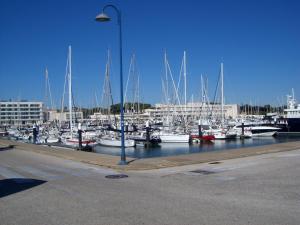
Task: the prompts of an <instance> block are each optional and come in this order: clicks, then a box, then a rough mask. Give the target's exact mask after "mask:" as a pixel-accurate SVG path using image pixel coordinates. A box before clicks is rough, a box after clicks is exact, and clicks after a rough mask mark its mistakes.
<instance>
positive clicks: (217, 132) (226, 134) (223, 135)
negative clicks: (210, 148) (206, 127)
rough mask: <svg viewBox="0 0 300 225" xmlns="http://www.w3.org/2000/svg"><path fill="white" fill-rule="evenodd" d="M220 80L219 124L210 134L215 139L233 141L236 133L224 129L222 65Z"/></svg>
mask: <svg viewBox="0 0 300 225" xmlns="http://www.w3.org/2000/svg"><path fill="white" fill-rule="evenodd" d="M220 80H221V124H220V126H219V127H218V128H217V129H212V130H211V133H212V134H213V135H214V136H215V139H217V140H218V139H221V140H224V139H235V138H236V137H237V133H236V132H235V131H234V130H229V129H228V128H227V127H225V114H224V74H223V63H221V68H220Z"/></svg>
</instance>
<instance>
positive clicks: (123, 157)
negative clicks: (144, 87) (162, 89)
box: [95, 4, 127, 165]
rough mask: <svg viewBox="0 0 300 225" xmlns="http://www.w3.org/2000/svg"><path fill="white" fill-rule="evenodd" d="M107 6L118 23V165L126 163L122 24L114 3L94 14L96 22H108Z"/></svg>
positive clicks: (119, 13) (119, 12)
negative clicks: (119, 157) (119, 144)
mask: <svg viewBox="0 0 300 225" xmlns="http://www.w3.org/2000/svg"><path fill="white" fill-rule="evenodd" d="M107 8H113V9H114V10H115V11H116V12H117V16H118V25H119V45H120V111H121V112H120V114H121V115H120V120H121V161H120V162H119V165H126V164H127V162H126V154H125V136H124V103H123V62H122V24H121V11H120V10H119V9H118V8H117V7H116V6H114V5H111V4H109V5H105V6H104V7H103V9H102V13H100V14H99V15H98V16H96V19H95V20H96V21H98V22H108V21H110V17H109V16H107V15H106V14H105V13H104V11H105V9H107Z"/></svg>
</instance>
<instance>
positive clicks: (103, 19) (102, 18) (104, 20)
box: [95, 12, 110, 22]
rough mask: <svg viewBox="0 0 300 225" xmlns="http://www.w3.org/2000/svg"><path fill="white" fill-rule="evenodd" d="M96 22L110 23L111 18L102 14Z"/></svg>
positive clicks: (97, 17)
mask: <svg viewBox="0 0 300 225" xmlns="http://www.w3.org/2000/svg"><path fill="white" fill-rule="evenodd" d="M95 20H96V21H98V22H108V21H110V17H109V16H108V15H106V14H105V13H103V12H102V13H100V14H99V15H98V16H96V18H95Z"/></svg>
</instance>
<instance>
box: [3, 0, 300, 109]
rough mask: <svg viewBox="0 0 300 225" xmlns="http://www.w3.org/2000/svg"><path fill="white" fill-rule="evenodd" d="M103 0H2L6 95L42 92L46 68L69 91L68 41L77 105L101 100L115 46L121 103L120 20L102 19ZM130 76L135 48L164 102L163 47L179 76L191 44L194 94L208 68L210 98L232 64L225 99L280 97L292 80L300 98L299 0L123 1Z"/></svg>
mask: <svg viewBox="0 0 300 225" xmlns="http://www.w3.org/2000/svg"><path fill="white" fill-rule="evenodd" d="M106 3H108V2H106V1H101V0H97V1H96V0H87V1H83V0H76V1H71V0H26V1H25V0H0V27H1V30H0V32H1V33H0V59H1V60H0V83H1V89H0V99H4V100H8V99H14V100H17V99H27V100H43V99H44V88H45V87H44V86H45V85H44V71H45V68H46V67H48V70H49V77H50V82H51V88H52V95H53V98H54V100H55V102H56V105H58V102H59V99H61V96H62V94H63V84H64V76H65V66H66V60H67V49H68V45H72V53H73V54H72V59H73V67H72V71H73V78H74V79H73V86H74V90H73V92H74V96H75V100H76V103H77V104H79V105H82V106H94V104H95V97H94V96H95V92H97V93H98V96H99V97H98V98H100V93H101V92H102V86H103V79H104V71H105V63H106V57H107V56H106V54H107V49H108V48H109V49H111V52H112V61H113V73H112V75H111V76H112V87H113V94H114V99H115V102H118V101H119V72H118V71H119V62H118V39H117V35H118V27H117V24H116V15H115V13H114V11H112V10H108V11H107V13H108V14H110V15H111V17H112V21H111V22H110V23H105V24H101V23H97V22H95V21H94V18H95V16H96V15H97V14H98V13H99V12H100V11H102V7H103V6H104V5H105V4H106ZM110 3H113V4H115V5H117V6H118V7H119V8H120V9H121V10H122V13H123V17H122V19H123V20H122V21H123V47H124V52H123V53H124V54H123V55H124V57H123V58H124V84H125V82H126V77H127V75H128V67H129V61H130V57H131V55H132V53H133V52H135V54H136V59H137V64H138V68H139V73H140V87H141V95H142V99H143V100H144V101H145V102H149V103H156V102H161V99H162V96H163V93H162V88H161V76H162V75H163V74H164V61H163V54H164V50H166V51H167V54H168V59H169V62H170V65H171V67H172V72H173V75H174V76H175V77H176V79H177V78H178V75H179V71H180V65H181V60H182V56H183V51H184V50H186V52H187V76H188V98H189V99H190V97H191V95H192V94H193V95H194V101H196V100H197V98H199V95H200V74H206V75H207V76H208V79H209V88H210V93H211V98H212V95H213V92H214V89H215V86H216V82H217V78H218V73H219V65H220V62H221V61H223V62H224V75H225V96H226V102H227V103H239V104H241V103H250V101H251V102H252V103H258V104H267V103H270V104H273V105H276V104H279V102H282V101H285V98H284V96H285V95H286V94H288V93H289V92H290V91H291V89H292V88H295V94H296V97H297V99H298V100H300V86H299V84H300V13H299V12H300V1H297V0H244V1H243V0H223V1H222V0H206V1H204V0H194V1H192V0H184V1H183V0H176V1H173V0H165V1H159V0H153V1H146V0H139V1H138V0H124V1H110Z"/></svg>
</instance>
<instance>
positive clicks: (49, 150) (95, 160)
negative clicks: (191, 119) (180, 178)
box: [0, 139, 300, 171]
mask: <svg viewBox="0 0 300 225" xmlns="http://www.w3.org/2000/svg"><path fill="white" fill-rule="evenodd" d="M12 145H13V146H14V149H16V150H23V151H30V152H36V153H40V154H46V155H50V156H55V157H60V158H64V159H69V160H73V161H77V162H84V163H89V164H93V165H98V166H104V167H107V168H112V169H116V170H135V171H139V170H151V169H160V168H167V167H175V166H184V165H191V164H199V163H207V162H216V161H221V160H226V159H234V158H242V157H247V156H254V155H260V154H267V153H275V152H283V151H290V150H296V149H300V141H295V142H285V143H279V144H272V145H264V146H258V147H248V148H239V149H231V150H224V151H215V152H204V153H193V154H186V155H178V156H167V157H156V158H146V159H135V158H129V157H127V162H128V165H126V166H119V165H118V162H119V161H120V157H119V156H112V155H106V154H99V153H92V152H83V151H76V150H72V149H67V148H61V147H53V146H52V147H49V146H42V145H34V144H27V143H21V142H16V141H11V140H3V139H0V147H1V148H5V147H8V146H12Z"/></svg>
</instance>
